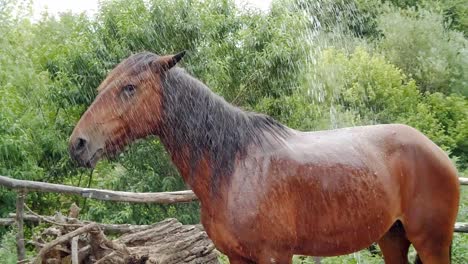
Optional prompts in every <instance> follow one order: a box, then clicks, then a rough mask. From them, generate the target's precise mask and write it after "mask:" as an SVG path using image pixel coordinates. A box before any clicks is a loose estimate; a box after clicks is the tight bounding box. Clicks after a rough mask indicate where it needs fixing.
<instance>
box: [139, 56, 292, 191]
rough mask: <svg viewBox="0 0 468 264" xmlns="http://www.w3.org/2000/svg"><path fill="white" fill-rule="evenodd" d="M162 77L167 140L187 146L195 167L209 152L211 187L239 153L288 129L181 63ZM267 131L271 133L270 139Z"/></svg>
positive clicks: (176, 146) (228, 170) (231, 168)
mask: <svg viewBox="0 0 468 264" xmlns="http://www.w3.org/2000/svg"><path fill="white" fill-rule="evenodd" d="M154 56H156V55H154ZM145 57H146V56H145ZM162 82H163V85H162V89H163V114H162V117H163V126H164V128H165V131H164V132H163V133H165V134H167V136H169V137H170V138H171V140H169V141H170V142H165V144H169V146H167V147H169V148H170V149H172V150H175V151H177V150H181V148H182V147H187V146H188V147H189V148H190V153H191V160H189V161H188V162H189V164H190V165H191V166H192V168H195V166H196V165H197V163H198V162H199V161H200V160H201V159H202V157H203V155H204V154H206V153H209V155H210V160H211V165H212V168H211V169H212V188H213V191H216V189H217V188H216V187H217V186H218V184H219V183H220V182H221V180H222V179H221V178H222V177H229V176H230V175H231V174H232V173H233V171H234V162H235V160H236V156H237V155H238V154H239V155H241V156H244V155H246V154H247V153H246V152H247V147H248V146H249V145H251V144H255V145H257V146H259V147H264V146H265V144H270V143H272V142H271V141H272V140H274V139H275V138H276V139H279V138H283V137H285V136H286V135H287V134H288V129H287V127H286V126H284V125H282V124H281V123H279V122H277V121H276V120H274V119H273V118H271V117H270V116H267V115H263V114H257V113H252V112H246V111H243V110H241V109H239V108H237V107H235V106H233V105H231V104H229V103H227V102H226V101H225V100H224V99H223V98H222V97H220V96H218V95H216V94H215V93H213V92H212V91H211V90H210V89H209V88H208V87H207V86H206V85H204V84H203V83H202V82H200V81H199V80H197V79H195V78H194V77H192V76H190V75H189V74H188V73H186V72H185V70H183V69H181V68H178V67H174V68H172V69H170V70H169V71H168V72H166V73H165V74H164V75H163V76H162ZM265 134H269V135H270V136H269V137H268V139H267V137H265ZM192 171H193V170H192ZM191 180H192V181H196V179H194V178H193V177H191Z"/></svg>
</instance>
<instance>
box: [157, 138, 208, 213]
mask: <svg viewBox="0 0 468 264" xmlns="http://www.w3.org/2000/svg"><path fill="white" fill-rule="evenodd" d="M160 138H161V141H162V143H163V144H164V145H165V147H166V150H167V151H168V153H169V155H170V157H171V160H172V162H173V163H174V165H175V166H176V168H177V170H178V171H179V173H180V175H181V176H182V178H183V179H184V182H185V183H186V184H188V185H189V186H190V188H191V189H192V190H193V192H194V193H195V194H196V195H197V197H198V199H199V200H200V201H201V203H202V204H207V202H208V201H210V200H211V199H212V189H211V186H212V175H211V174H212V170H211V165H210V160H209V158H208V156H207V158H203V159H201V160H199V161H198V163H197V164H196V165H195V166H193V165H192V164H191V163H190V161H191V160H192V156H191V155H193V153H191V151H190V148H189V147H186V146H180V147H177V148H175V147H174V146H172V145H171V144H169V142H171V140H172V139H171V138H170V135H164V136H160Z"/></svg>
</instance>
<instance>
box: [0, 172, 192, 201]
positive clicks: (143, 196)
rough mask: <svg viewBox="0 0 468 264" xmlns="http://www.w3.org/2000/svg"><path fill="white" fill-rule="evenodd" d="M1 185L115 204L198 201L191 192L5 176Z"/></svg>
mask: <svg viewBox="0 0 468 264" xmlns="http://www.w3.org/2000/svg"><path fill="white" fill-rule="evenodd" d="M0 185H3V186H5V187H7V188H11V189H16V190H18V191H25V192H28V191H39V192H53V193H65V194H75V195H80V196H82V197H85V198H91V199H97V200H103V201H114V202H129V203H158V204H174V203H184V202H191V201H194V200H197V199H198V198H197V196H196V195H195V194H194V193H193V192H192V191H190V190H186V191H177V192H156V193H133V192H121V191H111V190H101V189H91V188H81V187H75V186H69V185H62V184H54V183H45V182H36V181H27V180H17V179H12V178H9V177H5V176H0Z"/></svg>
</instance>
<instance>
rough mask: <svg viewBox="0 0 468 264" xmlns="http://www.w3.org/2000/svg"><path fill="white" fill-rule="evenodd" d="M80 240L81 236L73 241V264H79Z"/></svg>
mask: <svg viewBox="0 0 468 264" xmlns="http://www.w3.org/2000/svg"><path fill="white" fill-rule="evenodd" d="M78 238H79V236H76V237H74V238H72V241H71V261H72V264H79V261H78Z"/></svg>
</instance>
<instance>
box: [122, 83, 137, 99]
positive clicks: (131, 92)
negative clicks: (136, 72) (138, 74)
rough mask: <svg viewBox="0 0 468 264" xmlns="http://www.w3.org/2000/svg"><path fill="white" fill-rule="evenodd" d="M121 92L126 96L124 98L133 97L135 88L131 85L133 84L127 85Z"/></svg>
mask: <svg viewBox="0 0 468 264" xmlns="http://www.w3.org/2000/svg"><path fill="white" fill-rule="evenodd" d="M122 92H123V93H124V94H125V95H126V96H129V97H130V96H133V95H134V94H135V92H136V86H135V85H133V84H128V85H125V86H124V87H123V89H122Z"/></svg>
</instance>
